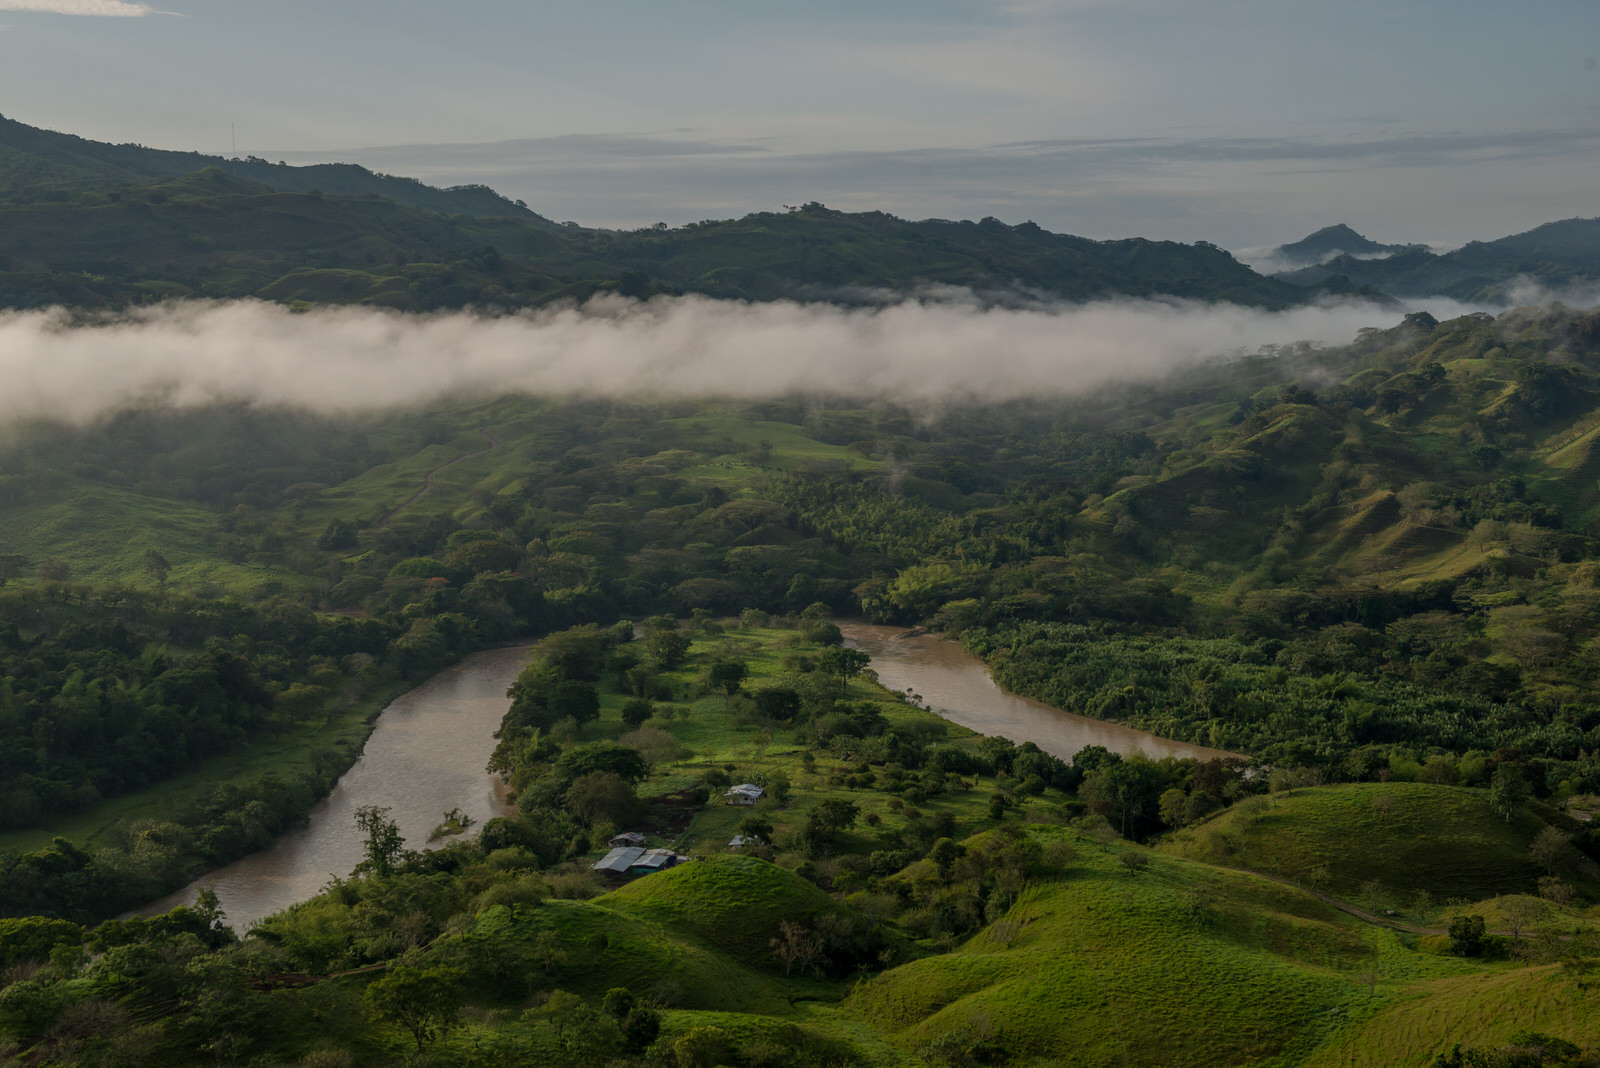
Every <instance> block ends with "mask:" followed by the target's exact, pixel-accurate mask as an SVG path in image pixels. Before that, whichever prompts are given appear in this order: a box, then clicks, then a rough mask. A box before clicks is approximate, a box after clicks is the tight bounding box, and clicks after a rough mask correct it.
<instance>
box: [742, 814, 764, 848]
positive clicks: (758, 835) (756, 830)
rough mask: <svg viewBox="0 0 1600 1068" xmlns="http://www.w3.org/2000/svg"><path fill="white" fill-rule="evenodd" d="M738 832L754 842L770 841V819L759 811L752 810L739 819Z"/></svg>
mask: <svg viewBox="0 0 1600 1068" xmlns="http://www.w3.org/2000/svg"><path fill="white" fill-rule="evenodd" d="M739 833H740V834H742V835H744V836H745V838H746V839H749V840H751V841H756V842H770V841H772V821H771V820H769V819H767V817H765V816H763V815H761V814H760V813H756V812H752V813H750V815H748V816H746V817H745V818H744V819H742V820H740V821H739Z"/></svg>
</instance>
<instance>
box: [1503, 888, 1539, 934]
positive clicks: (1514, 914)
mask: <svg viewBox="0 0 1600 1068" xmlns="http://www.w3.org/2000/svg"><path fill="white" fill-rule="evenodd" d="M1544 909H1545V905H1544V902H1542V901H1540V900H1539V899H1538V898H1535V897H1526V896H1524V895H1522V894H1513V895H1512V896H1510V897H1508V898H1505V899H1504V900H1503V901H1502V902H1501V905H1500V914H1501V915H1502V916H1504V917H1505V918H1506V926H1507V927H1509V928H1511V941H1513V942H1516V941H1519V940H1521V938H1522V929H1523V928H1524V927H1526V926H1527V925H1528V924H1530V923H1532V922H1533V921H1534V920H1535V919H1537V918H1538V917H1539V914H1540V913H1542V912H1543V911H1544Z"/></svg>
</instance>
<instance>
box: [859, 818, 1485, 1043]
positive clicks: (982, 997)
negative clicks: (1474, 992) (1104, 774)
mask: <svg viewBox="0 0 1600 1068" xmlns="http://www.w3.org/2000/svg"><path fill="white" fill-rule="evenodd" d="M1127 848H1130V849H1131V848H1134V847H1127ZM1080 852H1081V855H1080V857H1079V859H1077V860H1075V861H1073V862H1071V863H1069V865H1068V867H1067V871H1066V877H1065V881H1064V882H1061V883H1056V884H1051V885H1046V886H1043V887H1041V888H1040V889H1039V890H1037V891H1036V892H1034V893H1032V894H1030V895H1026V896H1025V897H1024V899H1023V900H1022V901H1020V902H1019V903H1018V904H1017V905H1016V906H1015V907H1014V908H1013V909H1012V911H1011V912H1010V914H1009V915H1008V916H1006V917H1005V918H1004V919H1003V920H1002V922H1000V923H998V924H995V925H991V927H989V928H988V929H987V930H986V931H984V932H983V933H980V934H979V935H977V936H976V937H974V938H973V939H972V940H970V941H969V942H968V943H966V944H965V945H964V946H962V947H961V948H960V949H957V950H956V951H954V952H952V953H950V954H947V955H945V956H940V957H932V958H928V959H925V960H920V961H915V962H912V963H909V964H906V965H904V966H902V967H899V968H896V969H894V970H892V971H889V972H886V973H884V974H883V975H881V976H879V977H878V978H876V979H874V980H873V981H871V982H870V983H868V984H866V985H865V986H863V987H861V988H859V989H858V990H857V992H856V993H854V994H853V995H852V996H851V998H850V999H849V1000H848V1002H847V1003H846V1005H847V1007H848V1008H849V1009H851V1010H852V1011H854V1012H857V1013H859V1014H861V1015H862V1016H863V1017H864V1018H865V1019H868V1020H870V1021H872V1022H873V1023H875V1024H877V1025H878V1026H880V1027H883V1028H885V1029H886V1030H889V1031H892V1032H894V1033H897V1034H898V1035H899V1036H900V1037H901V1038H902V1039H903V1040H904V1041H906V1042H908V1043H910V1044H911V1045H913V1046H916V1045H921V1044H925V1043H929V1042H932V1041H933V1040H935V1039H936V1038H938V1037H939V1036H941V1035H951V1034H957V1035H962V1036H966V1038H964V1039H963V1040H964V1041H965V1040H967V1039H970V1040H971V1041H974V1042H976V1041H988V1042H990V1043H993V1044H995V1045H998V1046H1000V1047H1003V1048H1004V1049H1006V1050H1007V1051H1009V1052H1010V1053H1011V1054H1012V1055H1013V1056H1014V1057H1015V1058H1016V1059H1015V1060H1014V1061H1011V1062H1009V1063H1016V1064H1029V1065H1044V1064H1059V1063H1081V1064H1144V1065H1208V1066H1217V1065H1234V1064H1293V1063H1296V1062H1297V1061H1298V1060H1299V1059H1300V1058H1301V1057H1303V1056H1304V1055H1305V1054H1306V1053H1308V1052H1309V1051H1310V1050H1312V1049H1314V1048H1316V1047H1317V1046H1318V1045H1319V1044H1321V1043H1322V1042H1323V1041H1324V1039H1325V1038H1326V1037H1327V1036H1328V1035H1329V1034H1330V1033H1331V1032H1332V1029H1333V1028H1335V1027H1336V1026H1337V1022H1338V1021H1339V1020H1340V1019H1341V1018H1342V1016H1341V1014H1342V1013H1346V1012H1349V1011H1351V1009H1352V1008H1353V1007H1355V1006H1359V1005H1361V1004H1364V1003H1366V1002H1367V1001H1369V1000H1370V999H1371V998H1372V997H1374V996H1375V995H1374V990H1376V991H1377V992H1378V995H1377V996H1381V992H1382V991H1384V990H1385V989H1391V988H1393V987H1394V986H1395V985H1397V984H1408V983H1411V982H1414V981H1416V980H1417V979H1420V978H1424V977H1435V976H1450V975H1460V974H1463V973H1464V972H1466V971H1467V970H1468V969H1469V967H1470V966H1468V965H1466V964H1464V963H1462V962H1460V961H1457V960H1455V959H1453V958H1444V957H1427V956H1423V955H1420V954H1416V953H1413V952H1410V951H1407V950H1405V949H1404V948H1403V947H1402V946H1401V945H1400V943H1399V941H1398V940H1397V938H1396V936H1394V935H1393V934H1391V933H1389V932H1386V931H1382V930H1379V929H1377V928H1373V927H1369V926H1365V925H1363V924H1361V923H1359V922H1358V921H1355V920H1353V919H1352V918H1350V917H1348V916H1346V915H1344V914H1342V913H1340V912H1338V911H1336V910H1334V909H1332V908H1330V907H1328V906H1326V905H1324V904H1322V903H1321V902H1320V901H1318V900H1317V899H1316V898H1314V897H1313V896H1311V895H1309V894H1306V893H1303V892H1300V891H1297V890H1295V889H1293V888H1291V887H1287V886H1284V885H1282V884H1279V883H1274V882H1271V881H1268V880H1264V879H1261V878H1259V877H1255V876H1251V875H1248V874H1244V873H1237V872H1229V871H1225V870H1221V869H1217V868H1211V867H1208V866H1204V865H1199V864H1193V863H1189V862H1185V861H1178V860H1174V859H1171V858H1165V857H1154V858H1152V859H1151V863H1150V865H1149V867H1148V868H1147V869H1146V870H1144V871H1143V872H1140V873H1137V874H1135V873H1132V872H1130V871H1129V870H1128V869H1127V868H1126V867H1124V866H1123V865H1122V864H1120V863H1119V861H1118V856H1119V854H1118V853H1117V852H1114V851H1101V850H1098V849H1095V848H1093V847H1088V846H1083V847H1082V848H1081V851H1080Z"/></svg>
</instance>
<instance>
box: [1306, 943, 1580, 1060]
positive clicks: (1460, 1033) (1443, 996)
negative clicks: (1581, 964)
mask: <svg viewBox="0 0 1600 1068" xmlns="http://www.w3.org/2000/svg"><path fill="white" fill-rule="evenodd" d="M1519 1031H1537V1032H1539V1033H1541V1034H1546V1035H1551V1036H1553V1037H1556V1038H1561V1039H1565V1040H1566V1041H1568V1042H1572V1043H1574V1044H1576V1045H1579V1046H1585V1047H1588V1048H1591V1049H1592V1048H1594V1047H1596V1046H1600V997H1597V996H1596V994H1595V991H1594V990H1593V988H1592V986H1591V987H1590V988H1588V989H1585V988H1584V986H1583V985H1581V984H1580V983H1579V982H1578V980H1577V979H1576V978H1575V977H1574V976H1572V975H1570V974H1568V973H1566V972H1565V971H1564V970H1563V968H1562V966H1561V965H1558V964H1550V965H1543V966H1540V967H1533V968H1513V969H1509V970H1503V971H1484V972H1479V973H1476V974H1472V975H1459V976H1452V977H1449V978H1441V979H1434V980H1429V981H1426V982H1422V983H1418V984H1417V985H1416V986H1414V987H1412V988H1410V989H1408V990H1405V991H1404V992H1403V993H1401V994H1399V996H1397V997H1395V998H1394V999H1393V1000H1392V1001H1391V1002H1390V1004H1388V1005H1387V1006H1385V1007H1384V1008H1382V1009H1379V1010H1378V1011H1377V1012H1376V1013H1374V1014H1372V1015H1370V1016H1358V1017H1357V1018H1355V1019H1352V1020H1351V1021H1350V1023H1349V1024H1348V1025H1347V1026H1345V1027H1344V1028H1341V1029H1338V1030H1336V1031H1333V1032H1332V1033H1330V1034H1329V1036H1328V1038H1327V1040H1326V1041H1325V1042H1324V1043H1323V1044H1322V1046H1321V1047H1320V1048H1319V1049H1317V1050H1316V1052H1314V1053H1313V1054H1312V1055H1311V1056H1310V1057H1308V1058H1307V1059H1306V1060H1305V1062H1304V1064H1305V1068H1335V1066H1338V1068H1392V1066H1395V1065H1419V1066H1425V1065H1428V1064H1431V1063H1432V1062H1433V1058H1434V1057H1436V1056H1437V1055H1438V1054H1440V1053H1445V1052H1448V1051H1449V1049H1450V1047H1451V1046H1454V1045H1456V1044H1457V1043H1459V1044H1460V1045H1461V1046H1462V1047H1464V1048H1465V1047H1471V1046H1478V1047H1487V1048H1493V1047H1496V1046H1499V1045H1502V1044H1504V1043H1505V1042H1506V1040H1507V1039H1509V1038H1510V1037H1511V1036H1512V1035H1514V1034H1516V1033H1517V1032H1519Z"/></svg>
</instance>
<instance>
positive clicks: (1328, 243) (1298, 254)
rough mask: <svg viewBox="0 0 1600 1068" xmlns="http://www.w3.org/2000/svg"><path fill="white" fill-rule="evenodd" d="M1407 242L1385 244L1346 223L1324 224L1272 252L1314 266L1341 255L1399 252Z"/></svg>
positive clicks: (1280, 257) (1289, 260) (1291, 261)
mask: <svg viewBox="0 0 1600 1068" xmlns="http://www.w3.org/2000/svg"><path fill="white" fill-rule="evenodd" d="M1407 247H1408V246H1406V245H1383V244H1379V243H1378V242H1376V241H1373V240H1371V239H1369V238H1367V237H1364V236H1363V235H1361V234H1359V233H1357V232H1356V231H1355V230H1352V229H1351V228H1350V227H1349V226H1347V225H1345V224H1344V223H1335V224H1334V225H1332V226H1324V227H1323V228H1322V229H1320V230H1318V231H1317V232H1316V233H1313V234H1309V235H1307V236H1306V237H1303V238H1301V239H1300V240H1299V241H1294V242H1291V243H1289V244H1287V245H1279V246H1278V247H1277V248H1275V249H1273V250H1272V251H1273V254H1274V255H1275V256H1277V257H1278V259H1280V260H1282V261H1283V262H1285V263H1290V264H1296V265H1301V266H1311V265H1315V264H1319V263H1322V262H1324V261H1326V260H1330V259H1332V258H1333V257H1335V256H1338V255H1348V256H1371V255H1377V254H1380V253H1388V252H1400V251H1403V250H1404V249H1405V248H1407Z"/></svg>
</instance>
